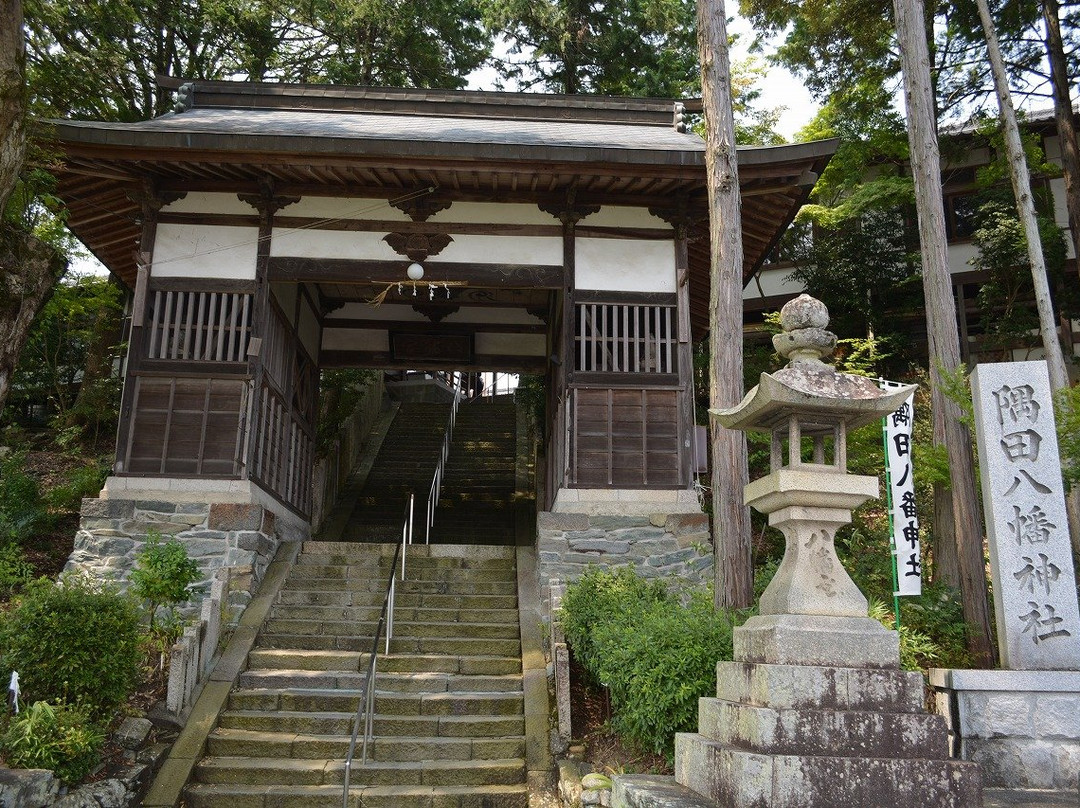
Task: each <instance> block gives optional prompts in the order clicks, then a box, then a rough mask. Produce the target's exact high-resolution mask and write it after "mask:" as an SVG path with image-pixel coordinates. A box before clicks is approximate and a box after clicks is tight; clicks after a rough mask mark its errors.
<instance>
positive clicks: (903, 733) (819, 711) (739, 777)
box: [675, 632, 982, 808]
mask: <svg viewBox="0 0 1080 808" xmlns="http://www.w3.org/2000/svg"><path fill="white" fill-rule="evenodd" d="M886 633H891V632H886ZM675 779H676V781H677V782H678V783H680V784H682V785H684V786H687V787H689V788H690V789H692V790H693V791H694V792H696V793H698V794H701V795H702V796H704V797H705V798H706V799H707V800H711V801H713V802H714V803H715V804H717V805H720V806H723V808H765V806H768V807H769V808H804V807H805V808H812V807H813V808H821V807H823V806H844V808H891V807H892V806H896V808H901V806H904V807H905V808H907V806H911V805H925V806H934V808H968V807H969V806H970V808H976V806H980V805H982V789H981V785H980V777H979V771H978V767H976V766H975V765H973V764H971V763H965V762H961V761H955V760H950V759H949V743H948V734H947V730H946V725H945V721H944V719H942V718H941V717H940V716H937V715H929V714H927V713H926V712H925V711H924V710H923V687H922V677H921V676H920V675H919V674H917V673H907V672H903V671H899V670H896V669H895V668H894V669H884V668H879V669H871V668H854V667H838V666H815V665H785V664H774V663H750V662H746V661H738V662H721V663H720V664H719V665H718V667H717V698H707V699H702V700H701V702H700V705H699V711H698V732H697V733H682V734H679V735H677V736H676V739H675Z"/></svg>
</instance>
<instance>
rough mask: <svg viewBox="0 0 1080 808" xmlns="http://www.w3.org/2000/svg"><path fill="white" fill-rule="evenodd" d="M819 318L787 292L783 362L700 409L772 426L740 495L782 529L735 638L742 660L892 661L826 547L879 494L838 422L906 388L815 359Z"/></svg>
mask: <svg viewBox="0 0 1080 808" xmlns="http://www.w3.org/2000/svg"><path fill="white" fill-rule="evenodd" d="M828 322H829V313H828V310H827V309H826V308H825V305H824V304H823V303H821V301H819V300H815V299H814V298H812V297H810V296H809V295H800V296H799V297H797V298H795V299H794V300H792V301H790V302H788V304H787V305H786V306H784V308H783V309H782V310H781V311H780V325H781V326H782V328H783V329H784V330H783V332H782V333H780V334H777V335H776V336H774V337H773V346H774V347H775V348H776V350H777V352H779V353H780V355H781V356H783V357H784V358H785V359H787V360H788V365H787V366H786V367H785V368H783V369H782V370H778V371H777V372H775V373H763V374H761V380H760V382H759V384H758V385H757V387H755V388H754V389H752V390H751V391H750V392H749V393H747V395H746V397H745V398H744V399H743V400H742V402H740V403H739V405H738V406H737V407H734V408H732V409H730V410H723V411H717V410H710V412H712V413H713V415H715V416H716V418H717V419H718V420H719V421H720V423H722V424H723V425H724V426H726V427H727V428H729V429H741V430H747V431H751V430H752V431H758V432H766V433H768V434H769V435H770V436H771V438H772V446H771V451H770V457H771V464H770V465H771V469H770V473H769V474H768V475H767V476H765V477H762V478H761V479H759V480H755V481H754V482H752V483H750V485H748V486H747V487H746V504H747V505H750V506H751V507H753V508H756V509H757V510H759V511H761V512H762V513H764V514H767V515H768V517H769V524H770V525H772V526H773V527H776V528H779V529H780V531H781V532H782V533H783V534H784V537H785V539H786V548H785V550H784V558H783V561H782V562H781V563H780V567H779V569H778V570H777V571H776V575H775V576H774V577H773V580H772V582H771V583H770V584H769V586H768V588H767V589H766V590H765V592H764V593H763V594H762V596H761V603H760V608H759V613H760V616H759V617H755V618H753V619H752V620H750V621H748V622H747V624H746V625H745V626H744V628H743V630H742V631H740V632H738V635H737V637H738V639H737V640H736V642H737V643H739V644H740V645H741V646H742V648H743V652H744V653H743V654H742V655H741V656H742V658H744V659H747V660H750V661H760V662H777V663H796V664H815V665H840V664H843V665H860V666H869V667H881V666H890V667H895V666H896V665H897V664H898V663H899V644H898V639H897V636H896V633H895V632H891V631H888V630H887V629H885V628H884V627H883V626H882V625H881V624H880V623H878V622H877V621H876V620H872V619H870V618H869V617H867V601H866V598H865V597H864V596H863V594H862V593H861V592H860V591H859V590H858V588H857V587H856V586H855V583H854V581H852V580H851V577H850V576H849V575H848V574H847V571H846V570H845V569H844V567H843V565H841V563H840V561H839V559H838V558H837V557H836V549H835V547H834V545H833V540H834V538H835V536H836V530H837V529H838V528H840V527H842V526H843V525H846V524H848V523H849V522H850V521H851V511H852V509H853V508H856V507H857V506H859V505H861V504H862V503H863V502H865V501H866V500H868V499H872V498H874V497H876V496H878V479H877V477H867V476H862V475H854V474H848V473H847V435H848V432H850V431H851V430H852V429H855V428H857V427H860V426H863V425H865V424H869V423H872V422H874V421H880V420H881V419H882V418H884V417H885V416H886V415H887V414H889V413H891V412H893V411H894V410H895V409H896V408H897V407H898V406H899V405H900V404H901V403H902V402H903V401H905V400H906V399H907V397H908V396H909V395H910V394H911V392H912V390H913V389H914V387H913V386H911V385H908V386H905V387H899V388H894V389H893V390H890V391H889V392H885V391H883V390H881V389H880V388H879V387H878V386H877V385H876V384H875V383H874V382H873V381H872V380H870V379H867V378H865V377H862V376H853V375H851V374H848V373H838V372H837V371H836V369H835V368H834V367H833V366H832V365H827V364H825V363H824V362H823V361H822V360H823V359H824V358H826V357H828V356H829V355H831V354H832V351H833V349H834V348H835V347H836V335H835V334H833V333H832V332H830V331H826V330H825V326H826V325H828ZM807 444H809V446H808V445H807ZM808 455H809V456H808ZM737 649H738V646H737ZM736 653H737V655H738V650H737V651H736Z"/></svg>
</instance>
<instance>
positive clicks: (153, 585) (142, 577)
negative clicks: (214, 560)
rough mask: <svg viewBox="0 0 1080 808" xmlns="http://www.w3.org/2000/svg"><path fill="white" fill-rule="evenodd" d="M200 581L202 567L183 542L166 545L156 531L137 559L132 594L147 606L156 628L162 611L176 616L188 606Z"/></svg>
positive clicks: (131, 576)
mask: <svg viewBox="0 0 1080 808" xmlns="http://www.w3.org/2000/svg"><path fill="white" fill-rule="evenodd" d="M200 578H202V572H200V570H199V565H198V564H197V563H195V561H194V560H193V559H191V558H188V554H187V549H186V548H185V547H184V544H183V542H181V541H179V540H178V539H175V538H170V539H169V540H168V541H166V542H163V541H162V540H161V534H160V533H159V532H158V531H156V530H150V531H149V532H148V533H147V536H146V544H144V545H143V547H142V549H141V550H139V552H138V553H137V554H136V555H135V569H133V570H132V571H131V575H130V576H129V580H130V581H131V591H132V593H133V594H134V595H135V597H137V598H139V599H140V600H144V601H146V602H147V611H148V612H149V613H150V626H151V628H154V626H155V624H156V617H157V611H158V607H159V606H164V607H165V608H166V611H168V612H172V610H173V608H174V607H175V606H177V605H178V604H181V603H185V602H187V600H188V598H189V597H190V596H191V593H190V591H189V587H190V586H191V585H192V584H193V583H195V582H196V581H198V580H199V579H200Z"/></svg>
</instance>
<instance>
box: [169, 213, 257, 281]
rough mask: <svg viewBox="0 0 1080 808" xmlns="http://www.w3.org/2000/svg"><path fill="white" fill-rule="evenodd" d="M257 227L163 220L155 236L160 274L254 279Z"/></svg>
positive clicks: (176, 276)
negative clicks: (195, 224) (171, 222)
mask: <svg viewBox="0 0 1080 808" xmlns="http://www.w3.org/2000/svg"><path fill="white" fill-rule="evenodd" d="M258 239H259V231H258V230H257V229H256V228H254V227H211V226H206V225H199V226H193V225H187V224H159V225H158V227H157V235H156V236H155V238H154V266H153V269H152V274H153V276H154V277H156V278H178V277H187V278H227V279H231V280H254V279H255V257H256V244H257V243H258Z"/></svg>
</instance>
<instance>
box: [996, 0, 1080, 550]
mask: <svg viewBox="0 0 1080 808" xmlns="http://www.w3.org/2000/svg"><path fill="white" fill-rule="evenodd" d="M1048 2H1051V3H1053V2H1054V0H1048ZM977 4H978V7H979V18H980V19H981V20H982V26H983V33H985V34H986V49H987V54H988V55H989V57H990V71H991V73H992V74H993V76H994V90H995V92H996V94H997V101H998V111H999V113H1000V116H1001V125H1002V127H1003V128H1004V129H1005V148H1006V151H1007V156H1008V161H1009V177H1010V179H1011V180H1012V189H1013V196H1015V197H1016V212H1017V214H1018V215H1019V216H1020V223H1021V224H1022V225H1023V228H1024V239H1025V241H1027V253H1028V263H1029V264H1031V280H1032V283H1033V284H1034V287H1035V306H1036V308H1037V309H1038V311H1039V330H1040V331H1041V332H1042V343H1043V353H1044V354H1045V355H1046V366H1047V369H1048V370H1049V372H1050V389H1051V390H1053V391H1054V393H1055V394H1056V393H1058V392H1060V391H1062V390H1065V389H1066V388H1068V386H1069V371H1068V369H1067V368H1066V367H1065V356H1064V354H1063V353H1062V350H1061V340H1060V339H1059V338H1058V319H1057V317H1056V316H1055V315H1054V305H1053V302H1052V301H1051V299H1050V284H1049V282H1048V281H1047V278H1046V261H1045V260H1044V258H1043V249H1042V240H1041V239H1040V237H1039V224H1038V221H1037V220H1036V216H1035V200H1034V199H1033V198H1032V196H1031V175H1030V173H1029V172H1028V167H1027V160H1026V159H1025V157H1024V146H1023V143H1022V142H1021V140H1020V126H1019V124H1017V122H1016V110H1015V109H1013V103H1012V93H1011V92H1010V90H1009V79H1008V76H1007V74H1006V73H1005V62H1004V60H1003V59H1002V58H1001V46H1000V45H999V44H998V37H997V31H996V30H995V28H994V18H993V17H991V16H990V7H989V6H988V5H987V3H986V0H977ZM1044 12H1045V3H1044ZM1055 12H1056V9H1055ZM1053 16H1054V18H1055V19H1056V17H1057V14H1056V13H1055V14H1054V15H1053ZM1054 27H1055V26H1053V25H1051V24H1050V22H1049V15H1047V28H1048V29H1053V28H1054ZM1058 34H1059V44H1060V31H1059V32H1058ZM1062 58H1064V56H1062ZM1057 78H1058V76H1057V75H1056V72H1055V75H1054V85H1055V86H1054V112H1055V115H1057V113H1058V105H1059V101H1058V88H1057ZM1064 90H1065V98H1066V99H1068V97H1069V94H1068V93H1069V91H1068V85H1067V84H1066V86H1065V88H1064ZM1066 103H1068V102H1067V101H1066ZM1061 118H1065V120H1066V121H1067V122H1068V123H1067V125H1068V126H1069V127H1070V128H1071V124H1072V107H1071V104H1070V105H1069V107H1068V109H1067V110H1066V111H1065V114H1064V115H1061V116H1058V124H1059V126H1060V124H1061ZM1073 134H1074V135H1075V132H1074V133H1073ZM1059 139H1060V138H1059ZM1073 146H1074V147H1075V141H1074V143H1073ZM1065 151H1066V149H1065V147H1064V141H1063V142H1062V154H1063V155H1064V154H1065ZM1072 156H1073V157H1074V158H1075V157H1076V155H1075V153H1074V154H1073V155H1072ZM1066 182H1068V180H1066ZM1067 187H1068V186H1066V188H1067ZM1069 213H1070V223H1069V224H1070V226H1071V227H1072V228H1073V238H1074V239H1075V238H1076V237H1077V231H1076V229H1075V228H1076V225H1075V223H1074V222H1073V221H1072V220H1071V215H1072V210H1071V209H1070V211H1069ZM1069 347H1070V349H1071V348H1072V346H1071V345H1070V346H1069ZM1078 496H1080V492H1073V494H1072V496H1071V497H1070V500H1071V502H1070V503H1069V507H1068V508H1067V509H1066V513H1067V517H1068V520H1069V536H1070V537H1071V540H1072V546H1073V554H1074V555H1076V554H1078V553H1080V524H1078V523H1077V517H1078V516H1080V514H1078V513H1077V497H1078Z"/></svg>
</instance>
